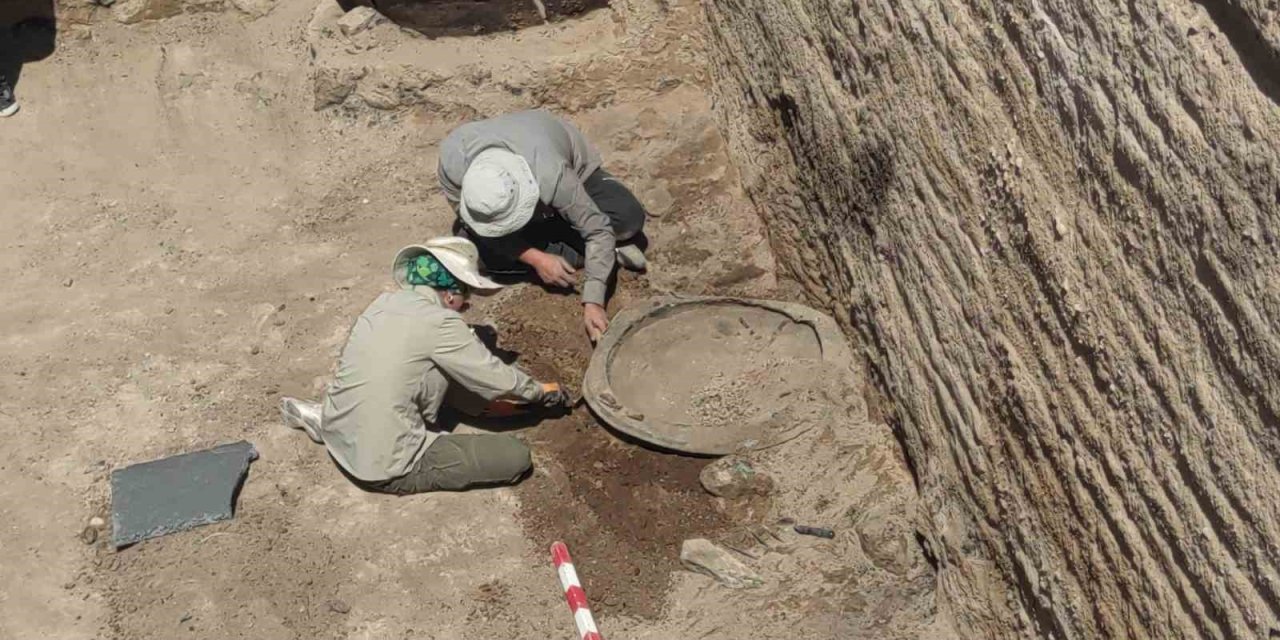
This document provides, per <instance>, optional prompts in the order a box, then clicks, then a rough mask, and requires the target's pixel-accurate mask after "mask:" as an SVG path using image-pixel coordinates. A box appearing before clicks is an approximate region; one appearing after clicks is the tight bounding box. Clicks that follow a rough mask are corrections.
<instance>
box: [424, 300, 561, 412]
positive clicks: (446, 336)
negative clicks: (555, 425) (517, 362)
mask: <svg viewBox="0 0 1280 640" xmlns="http://www.w3.org/2000/svg"><path fill="white" fill-rule="evenodd" d="M439 331H440V335H439V339H438V342H437V345H436V348H435V351H434V352H432V355H431V360H432V362H435V364H436V366H437V367H439V368H440V370H441V371H442V372H443V373H444V374H445V375H446V376H448V377H449V379H450V380H453V381H454V382H457V383H458V384H460V385H462V386H463V387H465V388H466V389H467V390H468V391H471V392H472V393H474V394H476V395H478V396H480V397H482V398H484V399H485V400H496V399H498V398H507V399H515V400H523V401H525V402H538V401H540V400H541V399H542V396H543V393H544V392H543V390H542V386H541V385H539V384H538V383H537V382H536V381H534V379H533V378H530V377H529V375H528V374H526V373H525V372H523V371H521V370H519V369H517V368H515V367H513V366H510V365H507V364H504V363H503V362H502V361H501V360H499V359H498V358H497V356H495V355H493V353H492V352H490V351H489V349H488V348H486V347H485V346H484V343H482V342H480V339H479V338H477V337H476V336H475V334H473V333H472V332H471V329H470V328H469V327H467V323H466V322H465V321H464V320H463V319H462V316H460V315H458V314H456V313H450V314H448V317H446V318H445V319H444V321H443V322H441V323H440V328H439Z"/></svg>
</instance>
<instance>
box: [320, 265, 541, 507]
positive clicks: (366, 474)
mask: <svg viewBox="0 0 1280 640" xmlns="http://www.w3.org/2000/svg"><path fill="white" fill-rule="evenodd" d="M419 289H421V291H420V292H419V291H415V290H414V289H404V290H401V291H396V292H394V293H384V294H382V295H381V296H378V299H377V300H374V301H373V304H370V305H369V308H368V309H366V310H365V312H364V313H363V314H361V315H360V317H359V318H358V319H357V320H356V322H355V326H353V327H352V328H351V334H350V336H349V337H348V338H347V344H346V346H345V347H344V348H343V350H342V356H341V358H340V359H339V361H338V374H337V376H336V377H335V378H334V381H333V383H332V384H330V385H329V390H328V393H327V394H326V395H325V399H324V417H323V419H322V421H321V424H322V426H321V429H320V436H321V437H322V438H323V439H324V442H325V445H326V446H327V447H328V449H329V453H330V454H332V455H333V458H334V459H335V460H337V461H338V464H340V465H342V467H343V468H344V469H346V470H347V472H348V473H350V474H351V475H353V476H355V477H356V478H359V479H361V480H366V481H370V482H372V481H378V480H388V479H391V478H396V477H399V476H402V475H405V474H406V473H408V472H409V471H410V470H411V469H412V468H413V466H414V465H415V464H417V462H418V459H419V458H421V457H422V454H423V452H424V451H425V450H426V448H427V447H428V446H429V445H430V444H431V443H432V442H433V441H434V440H435V439H436V437H438V436H439V435H440V434H439V433H438V432H437V431H436V427H435V424H436V417H437V413H438V412H439V410H440V405H441V403H442V402H443V401H444V398H445V393H446V392H447V391H449V386H450V385H451V384H457V385H460V386H461V387H463V388H465V389H467V390H468V391H471V392H472V393H474V394H476V395H478V396H480V397H481V398H484V399H485V400H493V399H496V398H502V397H505V398H511V399H519V400H524V401H527V402H536V401H538V400H539V399H541V397H542V389H541V386H540V385H539V384H538V383H536V382H535V381H534V380H533V379H532V378H530V377H529V376H528V375H526V374H525V373H524V372H522V371H520V370H519V369H516V368H515V367H512V366H509V365H506V364H504V363H503V362H502V361H501V360H498V359H497V358H496V357H494V355H493V354H492V353H491V352H490V351H489V349H488V348H486V347H485V346H484V344H482V343H481V342H480V340H479V339H478V338H476V336H475V334H473V333H472V331H471V328H470V327H468V326H467V323H466V322H464V321H463V319H462V316H461V315H459V314H458V313H456V312H454V311H451V310H449V309H447V308H445V307H444V306H443V305H442V304H441V303H440V299H439V298H438V297H437V296H436V293H435V291H433V290H431V289H429V288H427V287H419Z"/></svg>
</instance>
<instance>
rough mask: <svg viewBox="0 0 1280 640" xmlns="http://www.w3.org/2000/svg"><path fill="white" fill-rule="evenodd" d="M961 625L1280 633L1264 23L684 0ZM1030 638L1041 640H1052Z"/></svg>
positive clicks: (758, 184)
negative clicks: (854, 371) (887, 439)
mask: <svg viewBox="0 0 1280 640" xmlns="http://www.w3.org/2000/svg"><path fill="white" fill-rule="evenodd" d="M705 7H706V10H707V14H708V19H709V23H710V29H711V36H712V46H711V49H712V57H713V66H714V68H715V70H716V76H717V77H716V81H717V93H718V108H719V109H720V111H721V114H722V125H723V127H724V129H725V131H726V133H727V134H728V137H729V138H730V140H731V145H732V149H733V155H734V157H735V160H736V162H737V164H738V166H739V169H740V170H741V172H742V174H743V178H744V180H745V181H746V184H747V187H748V189H749V191H750V193H751V194H752V197H753V199H754V201H755V203H756V204H757V206H758V208H759V210H760V213H761V215H762V216H763V217H764V219H765V221H766V223H767V225H768V226H769V228H770V234H771V241H772V244H773V245H774V248H775V250H776V252H777V254H778V258H779V260H780V262H781V263H782V264H783V265H784V266H785V268H786V269H787V270H788V271H789V272H790V273H791V274H792V275H793V277H794V278H795V279H796V280H798V281H799V282H801V283H802V284H803V286H804V288H805V290H806V291H807V293H808V294H809V296H810V297H811V298H812V300H813V301H814V302H815V303H817V304H818V305H819V306H821V307H823V308H826V309H828V310H830V311H831V312H832V314H833V315H835V316H836V317H837V318H839V319H840V320H841V322H842V323H843V325H844V326H845V328H846V329H847V330H848V332H849V333H850V335H851V336H852V337H853V338H854V339H855V340H856V342H857V343H858V345H859V346H860V348H861V349H862V350H863V352H864V353H865V356H866V359H867V362H868V363H869V369H870V372H871V374H872V378H873V379H874V380H875V381H876V386H877V387H878V388H879V390H880V392H882V393H883V394H884V395H886V396H888V398H889V399H890V400H891V402H890V404H891V405H892V406H893V407H894V409H893V410H892V413H893V415H891V416H889V419H890V420H891V421H892V423H893V424H894V426H895V430H896V432H897V434H898V436H899V438H900V440H901V442H902V444H903V445H904V449H905V451H906V453H907V456H908V458H909V460H910V462H911V465H912V467H913V471H914V474H915V476H916V480H917V483H918V485H919V488H920V491H921V494H922V498H923V500H922V504H923V508H922V513H921V514H920V528H921V530H920V539H921V540H922V544H924V545H925V546H926V547H927V550H928V553H929V554H930V555H931V556H932V557H933V558H934V559H935V560H936V564H937V569H938V580H939V584H940V587H941V589H942V591H943V592H944V593H945V594H946V599H947V607H948V608H949V609H950V611H951V612H952V614H953V616H954V617H955V619H956V622H957V624H958V627H959V629H960V630H961V635H962V636H965V637H975V638H976V637H984V638H985V637H1001V636H1006V637H1008V636H1028V635H1037V636H1041V637H1055V638H1075V637H1095V638H1122V637H1134V638H1146V637H1149V638H1199V637H1208V638H1229V637H1236V638H1258V637H1261V638H1267V637H1273V638H1274V637H1280V622H1278V619H1280V466H1278V465H1280V418H1278V417H1277V416H1278V415H1280V340H1278V339H1277V336H1276V329H1277V326H1278V325H1280V281H1278V279H1277V278H1276V276H1277V275H1280V259H1278V257H1277V234H1278V233H1280V226H1278V225H1277V222H1280V169H1278V163H1280V11H1278V10H1277V9H1276V7H1275V3H1274V2H1270V3H1269V2H1266V1H1265V0H1194V1H1192V2H1172V1H1170V0H1131V1H1130V2H1126V3H1116V2H1104V1H1101V0H900V1H897V2H882V1H867V0H855V1H853V2H849V1H848V0H844V1H841V0H785V1H779V0H705ZM1050 634H1052V635H1050Z"/></svg>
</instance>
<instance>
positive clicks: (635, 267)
mask: <svg viewBox="0 0 1280 640" xmlns="http://www.w3.org/2000/svg"><path fill="white" fill-rule="evenodd" d="M614 253H616V254H617V255H618V264H620V265H622V268H623V269H626V270H628V271H644V270H645V268H647V267H648V266H649V260H648V259H646V258H645V257H644V252H643V251H641V250H640V247H637V246H636V245H634V244H624V245H622V246H621V247H618V248H617V249H614Z"/></svg>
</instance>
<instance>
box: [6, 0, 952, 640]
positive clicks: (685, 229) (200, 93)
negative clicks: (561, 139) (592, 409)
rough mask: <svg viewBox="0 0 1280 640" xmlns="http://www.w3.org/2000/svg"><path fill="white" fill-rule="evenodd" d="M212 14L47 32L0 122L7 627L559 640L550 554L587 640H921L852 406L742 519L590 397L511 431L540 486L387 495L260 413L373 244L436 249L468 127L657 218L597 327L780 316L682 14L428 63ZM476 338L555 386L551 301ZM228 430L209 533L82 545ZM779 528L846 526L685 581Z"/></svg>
mask: <svg viewBox="0 0 1280 640" xmlns="http://www.w3.org/2000/svg"><path fill="white" fill-rule="evenodd" d="M192 6H201V7H205V8H210V7H213V8H218V7H221V5H215V4H214V3H195V4H193V5H192ZM221 8H223V9H226V10H225V11H208V12H192V13H187V14H183V15H179V16H177V17H172V18H168V19H166V20H161V21H155V22H143V23H141V24H136V25H122V24H119V23H118V22H117V21H115V20H114V19H113V16H112V15H111V13H110V12H109V11H107V10H96V11H88V10H84V11H77V12H76V13H75V14H74V16H73V17H74V19H67V18H66V17H65V16H64V17H63V23H62V24H60V25H59V31H58V41H57V48H56V50H55V51H54V53H53V55H52V56H50V57H49V58H48V59H46V60H43V61H41V62H39V63H34V64H28V65H27V66H26V67H25V68H24V69H23V72H22V76H21V78H20V82H19V84H18V87H17V89H18V95H19V98H20V100H21V102H22V104H23V108H24V109H23V111H22V113H21V114H20V115H19V116H18V117H16V118H13V119H10V120H7V121H4V122H0V148H3V149H5V150H6V151H7V153H6V156H7V158H8V159H9V160H10V162H12V163H13V164H12V169H11V170H9V171H5V172H0V194H2V195H0V222H2V223H3V225H4V227H5V228H6V229H8V230H9V233H7V234H5V238H4V240H3V243H4V251H3V252H0V269H2V271H3V273H4V274H5V276H6V283H5V287H4V291H5V293H4V298H3V300H4V304H3V305H2V306H0V327H3V329H4V332H3V338H2V340H3V348H0V437H3V438H4V440H5V442H6V454H7V455H5V456H4V459H3V460H0V554H2V555H0V558H3V571H0V574H3V575H4V576H5V577H6V580H5V581H4V584H2V585H0V637H13V638H34V637H47V638H153V637H155V638H168V637H218V638H263V637H265V638H304V637H305V638H441V639H443V638H476V639H478V638H495V637H501V638H539V639H542V638H570V637H573V635H574V634H573V631H572V621H571V619H570V616H569V614H568V612H567V611H566V607H565V604H564V602H563V597H562V595H561V593H560V591H559V588H558V585H557V584H556V582H555V577H554V574H553V572H551V570H550V567H549V559H548V557H547V552H546V548H547V546H548V544H549V543H550V542H551V541H552V540H553V539H563V540H565V541H566V542H568V543H569V544H570V548H571V550H572V551H573V552H574V554H575V556H576V557H577V560H578V564H579V571H580V573H581V574H582V576H583V579H584V582H585V583H586V587H587V591H588V594H589V595H590V597H591V598H592V599H593V600H594V605H595V608H596V609H597V611H598V612H599V614H600V621H601V624H602V626H603V627H604V628H605V630H606V631H607V632H609V635H610V637H632V638H670V637H677V636H679V637H704V638H718V637H723V638H730V637H733V638H771V637H783V636H784V635H788V634H790V633H793V632H795V631H797V630H799V631H802V632H806V633H810V634H812V635H817V636H819V637H833V638H834V637H849V635H850V634H852V633H855V632H856V633H874V634H875V635H876V636H877V637H922V636H924V637H944V636H946V635H947V634H946V629H947V613H946V606H945V603H940V602H937V601H936V600H935V597H934V585H933V578H932V576H933V573H932V570H931V569H930V567H929V566H928V564H927V562H926V561H925V559H924V556H923V555H922V553H921V551H920V549H919V548H918V546H916V545H915V543H914V537H913V532H914V529H913V528H912V525H911V522H912V521H913V518H914V517H915V515H916V514H915V510H916V509H918V506H917V505H916V503H915V501H914V500H915V499H914V493H913V490H912V488H911V481H910V477H909V475H908V474H907V472H906V470H905V467H904V465H903V464H902V462H901V457H900V455H899V454H897V453H896V448H895V445H894V443H893V441H892V438H891V436H890V435H889V433H888V430H887V428H885V427H883V426H882V425H878V424H874V423H871V422H869V421H868V420H867V419H866V416H865V408H862V407H860V406H859V407H856V408H853V409H851V410H850V413H849V416H848V420H847V421H840V422H839V423H838V424H831V425H825V426H824V427H823V428H822V429H815V430H814V431H813V432H812V434H811V435H810V436H807V437H805V438H800V439H797V440H796V441H793V442H791V443H788V444H787V445H786V446H784V447H779V448H777V449H774V450H771V451H770V452H768V453H767V454H766V455H762V456H761V457H760V460H759V461H758V463H759V464H760V465H761V468H762V469H765V470H766V471H769V472H770V473H773V474H774V475H775V476H777V480H778V486H779V488H778V491H777V493H776V495H775V496H774V498H773V500H772V502H771V503H767V504H763V505H747V506H744V505H740V504H732V503H728V502H725V501H723V500H720V499H716V498H712V497H711V496H709V495H707V494H705V493H704V492H702V490H701V489H700V488H699V487H698V484H697V474H698V472H699V471H700V470H701V468H702V466H703V465H704V464H705V463H706V461H705V460H700V459H694V458H685V457H679V456H673V455H668V454H662V453H656V452H652V451H649V450H646V449H642V448H638V447H636V446H634V445H632V444H629V443H625V442H623V441H621V440H619V439H617V438H616V437H615V436H613V435H611V434H610V433H608V432H607V431H605V430H603V429H602V428H601V427H599V426H598V425H597V424H596V423H595V421H594V420H593V419H592V418H591V416H590V414H589V413H587V412H586V411H585V409H578V410H577V411H576V412H575V413H573V414H571V415H570V416H567V417H565V418H563V419H560V420H554V421H547V422H544V423H542V424H538V425H526V426H523V428H521V429H519V430H517V431H516V433H517V434H518V435H519V436H520V437H522V438H524V439H526V440H527V441H528V442H529V443H530V444H531V445H532V446H533V448H534V451H535V454H534V455H535V462H536V465H537V471H536V473H535V474H534V476H533V477H531V478H530V479H529V480H527V481H526V482H525V483H523V484H522V485H520V486H519V487H516V488H514V489H501V490H492V491H482V492H473V493H465V494H440V495H430V496H416V497H408V498H394V497H387V496H376V495H370V494H366V493H363V492H361V491H359V490H357V489H355V488H354V487H352V486H351V485H350V484H349V483H347V482H346V481H345V480H344V479H343V477H342V476H341V475H340V474H339V473H337V472H336V470H335V469H334V467H333V465H332V463H331V462H329V460H328V459H327V458H326V456H325V455H324V453H323V450H322V449H321V448H319V447H315V446H312V445H311V444H310V443H309V442H308V441H307V440H306V439H305V438H304V437H301V436H300V435H299V434H298V433H296V432H292V431H289V430H288V429H285V428H284V427H283V426H281V425H280V423H279V420H278V416H277V413H276V406H277V402H278V398H279V396H280V395H285V394H288V395H299V396H304V397H305V396H315V395H317V394H318V392H319V391H320V389H321V388H322V386H323V384H324V382H325V379H326V376H327V375H328V373H329V371H330V367H331V366H332V364H333V359H334V357H335V356H336V352H337V349H338V348H339V347H340V346H341V343H342V340H343V338H344V337H345V333H346V331H347V328H348V326H349V323H350V321H351V319H352V318H353V317H354V316H355V315H357V314H358V313H359V311H360V310H361V309H362V308H363V307H364V306H365V305H366V304H367V303H368V302H369V301H370V300H371V299H373V298H374V297H375V296H376V294H377V293H378V292H379V291H381V290H383V289H385V288H387V287H388V286H389V285H390V282H389V278H388V274H387V268H388V266H389V263H390V260H391V258H392V256H393V254H394V253H395V251H396V250H397V249H398V248H399V247H400V246H402V245H404V244H406V243H407V242H409V241H416V240H421V239H425V238H427V237H430V236H433V235H438V234H441V233H445V232H447V230H448V225H449V222H450V216H451V214H450V212H449V210H448V208H447V206H446V204H445V201H444V199H443V197H442V196H441V195H440V193H439V192H438V188H437V187H436V186H435V177H434V167H435V153H436V151H435V149H436V143H437V142H438V141H439V139H440V138H441V137H443V136H444V135H445V134H446V133H447V132H448V131H449V130H450V129H451V128H452V127H454V126H456V125H458V124H460V123H462V122H465V121H466V120H468V119H471V118H474V117H480V116H487V115H495V114H497V113H501V112H503V111H506V110H509V109H513V108H527V107H534V106H540V107H544V108H549V109H552V110H555V111H557V112H560V113H563V114H565V115H566V116H568V117H570V118H572V119H573V120H574V121H575V122H576V123H578V124H579V125H580V126H581V127H582V128H583V129H584V131H585V132H586V133H587V135H588V136H589V137H590V138H591V139H592V140H593V141H594V142H596V143H597V144H598V145H599V146H600V147H601V148H602V150H603V152H604V155H605V159H606V160H605V164H606V167H608V168H609V169H610V170H611V171H612V172H613V173H615V174H616V175H618V176H619V177H620V178H621V179H623V180H624V181H626V182H627V183H629V184H630V185H631V186H632V187H633V188H634V189H635V191H636V192H637V194H638V195H639V196H640V197H641V199H642V200H643V201H644V202H645V203H646V204H647V205H648V206H649V208H650V210H651V213H652V215H653V218H652V219H651V220H650V223H649V225H650V226H649V230H650V236H651V239H652V242H653V249H652V251H651V259H652V262H653V268H652V269H651V271H650V273H649V274H648V275H645V276H641V277H633V276H629V275H628V276H624V277H623V279H622V282H621V285H620V287H619V293H618V295H617V297H616V298H615V299H614V300H613V301H612V303H611V311H616V310H617V309H619V308H621V307H622V306H624V305H625V304H627V302H628V301H629V300H634V299H637V298H638V297H641V296H644V295H646V294H648V293H658V292H671V291H680V292H685V293H694V294H702V293H732V294H738V295H754V296H770V297H784V298H786V297H792V296H793V293H792V292H791V290H790V287H787V286H785V285H783V286H779V285H778V281H777V279H776V278H775V274H774V264H773V262H772V257H771V255H770V252H769V249H768V245H767V242H766V237H765V233H764V229H763V227H762V224H761V221H760V220H759V219H758V218H757V217H756V214H755V212H754V210H753V209H752V208H751V206H750V205H749V203H748V202H747V200H746V199H745V198H744V197H743V195H742V193H741V190H740V187H739V185H738V181H737V174H736V172H735V170H734V169H733V167H732V166H731V165H730V163H729V161H728V159H727V156H726V153H725V146H724V141H723V139H722V138H721V137H720V133H719V131H718V129H717V127H716V120H715V118H714V117H713V113H712V108H713V105H712V104H711V101H710V99H709V98H708V96H707V94H706V93H704V90H703V88H702V87H703V86H704V84H705V82H706V77H705V73H706V72H705V69H704V67H703V65H702V53H701V50H700V46H701V42H702V39H701V36H700V32H699V30H700V29H701V28H702V27H701V25H702V13H701V10H700V9H699V7H698V6H697V4H696V3H695V2H691V1H674V0H670V1H669V0H634V1H630V2H624V1H619V2H615V3H614V6H613V7H612V8H611V9H608V10H602V11H597V12H594V13H592V14H590V15H588V16H585V17H583V18H581V19H578V20H575V21H573V22H569V23H563V24H556V25H549V26H541V27H534V28H530V29H527V30H525V31H521V32H518V33H513V34H500V35H494V36H484V37H477V38H461V39H439V40H427V39H424V38H421V37H419V36H416V35H414V34H409V33H405V32H403V31H401V30H399V29H398V28H396V27H395V26H393V25H382V26H380V27H377V28H375V29H373V30H372V31H370V32H368V33H365V34H361V35H359V36H357V37H355V38H346V37H343V36H341V35H340V34H338V33H337V32H336V30H334V29H333V28H332V27H331V22H328V21H329V20H330V19H331V17H326V16H325V15H324V14H323V13H324V12H317V10H316V9H317V6H316V2H315V0H281V1H280V2H278V3H276V4H275V5H274V8H272V10H270V11H269V12H268V13H266V14H265V15H262V16H260V17H252V16H248V15H245V14H243V13H241V12H237V11H234V10H231V9H230V8H229V7H221ZM471 315H472V317H473V319H474V320H475V321H476V322H477V323H482V324H489V325H491V326H493V327H494V328H495V329H496V330H497V332H498V336H499V346H500V347H501V348H503V349H505V350H509V351H511V352H513V353H512V355H516V356H518V358H517V361H518V362H519V363H520V364H521V366H525V367H527V368H528V369H530V370H531V371H532V372H533V373H535V374H536V375H539V376H546V377H553V378H557V379H560V380H563V381H565V382H566V383H568V384H569V385H570V386H574V385H576V384H578V382H579V381H580V379H581V375H582V372H583V370H584V369H585V365H586V361H587V358H588V357H589V348H590V347H589V345H588V344H587V343H586V341H585V338H584V337H583V336H582V334H581V330H580V328H579V312H578V305H577V302H576V300H574V299H573V298H572V297H568V296H555V295H550V294H548V293H546V292H544V291H542V290H541V289H539V288H536V287H530V286H517V287H513V288H511V289H509V290H507V291H504V292H503V293H501V294H499V295H498V296H495V297H494V298H492V299H489V300H482V301H479V302H478V304H477V305H476V308H475V310H474V311H473V312H472V313H471ZM459 428H460V429H464V430H465V429H469V428H471V427H467V426H462V427H459ZM239 439H248V440H250V441H252V442H253V443H254V444H255V445H256V446H257V448H258V449H259V451H260V452H261V458H260V459H259V460H258V461H257V462H255V463H254V465H253V467H252V469H251V471H250V475H249V480H248V482H247V484H246V486H245V488H244V490H243V492H242V493H241V496H240V502H239V510H238V513H237V516H236V518H235V519H234V520H233V521H231V522H227V523H223V524H218V525H213V526H209V527H205V528H201V529H198V530H195V531H191V532H186V533H182V534H178V535H173V536H169V537H165V538H161V539H155V540H151V541H147V542H145V543H142V544H139V545H136V546H134V547H130V548H128V549H125V550H122V551H120V552H114V551H112V550H110V549H108V547H107V546H106V544H105V533H104V534H103V535H99V536H98V537H97V539H93V537H92V536H85V535H83V530H84V528H85V527H86V525H87V523H88V522H89V520H90V519H91V518H93V517H95V516H105V515H106V514H107V513H108V510H109V497H110V496H109V492H108V478H109V474H110V472H111V470H112V469H115V468H119V467H121V466H124V465H127V464H130V463H133V462H139V461H144V460H148V459H152V458H156V457H160V456H164V455H169V454H175V453H179V452H184V451H190V450H194V449H200V448H205V447H208V446H212V445H216V444H219V443H223V442H228V441H233V440H239ZM868 514H871V515H868ZM780 515H791V516H793V517H797V518H805V519H808V521H810V522H813V523H815V524H824V523H825V524H826V525H828V526H834V527H836V528H837V530H839V531H840V534H839V535H838V537H837V538H836V540H834V541H820V540H816V539H799V538H795V537H792V538H789V539H788V542H787V544H786V545H785V548H780V549H768V550H764V551H762V552H761V553H760V554H758V562H757V563H756V564H757V569H758V570H759V571H760V572H761V574H762V575H763V576H764V577H765V579H766V586H765V587H763V588H761V589H757V590H751V591H750V592H730V591H728V590H726V589H723V588H721V587H718V586H716V585H715V584H714V583H713V582H712V581H711V580H710V579H708V578H706V577H704V576H700V575H694V574H691V573H688V572H684V571H681V570H680V568H679V562H678V553H679V545H680V542H681V541H682V540H683V539H685V538H690V537H711V538H714V539H729V538H730V537H732V536H733V534H734V533H735V532H740V530H741V529H742V527H744V526H747V525H751V524H758V523H760V522H765V521H771V520H773V519H776V518H777V517H779V516H780ZM86 542H87V543H86Z"/></svg>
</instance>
